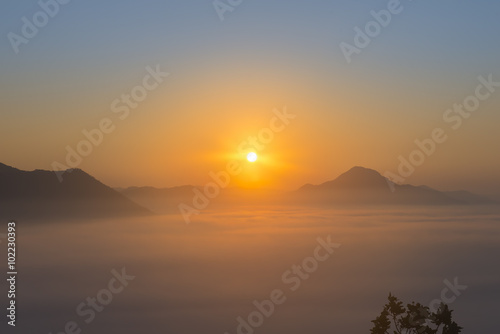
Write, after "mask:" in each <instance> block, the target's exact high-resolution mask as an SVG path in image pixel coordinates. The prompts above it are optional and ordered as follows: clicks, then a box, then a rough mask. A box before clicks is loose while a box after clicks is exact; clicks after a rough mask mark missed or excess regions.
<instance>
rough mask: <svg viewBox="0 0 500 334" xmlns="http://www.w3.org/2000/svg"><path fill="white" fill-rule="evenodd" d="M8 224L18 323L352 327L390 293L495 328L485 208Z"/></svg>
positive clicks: (46, 326) (497, 290) (187, 332)
mask: <svg viewBox="0 0 500 334" xmlns="http://www.w3.org/2000/svg"><path fill="white" fill-rule="evenodd" d="M18 227H19V228H18V237H17V238H18V245H17V247H18V258H17V267H18V282H17V296H16V298H17V322H16V327H17V328H16V329H15V332H16V333H40V334H48V333H53V334H56V333H93V334H101V333H102V334H104V333H106V334H108V333H120V334H128V333H130V334H132V333H133V334H137V333H148V334H156V333H162V334H164V333H172V334H195V333H209V334H224V333H229V334H234V333H238V332H240V333H245V334H250V333H262V334H271V333H272V334H280V333H283V334H284V333H287V334H303V333H314V334H332V333H342V334H344V333H345V334H357V333H359V334H362V333H369V329H370V328H371V322H370V321H371V320H373V319H374V318H375V317H376V316H377V315H378V314H379V313H380V311H381V309H382V307H383V305H384V303H385V302H386V298H387V295H388V294H389V292H391V293H393V294H395V295H396V296H398V297H399V298H401V299H402V300H403V301H404V302H405V303H407V302H410V301H418V302H421V303H423V304H425V305H430V303H431V302H433V301H436V300H440V299H442V298H444V299H446V301H448V302H449V303H450V308H451V309H453V310H454V318H455V320H456V321H457V322H458V324H459V325H461V326H463V327H465V330H464V333H496V332H498V324H497V322H498V319H497V316H498V314H499V311H500V304H499V301H500V284H499V283H500V266H499V258H500V212H498V211H497V212H495V211H494V210H491V209H486V208H481V207H476V208H474V209H464V208H453V207H450V208H396V209H392V210H391V209H375V208H374V209H369V210H365V211H362V210H359V209H356V210H340V209H339V210H331V209H330V210H327V209H321V208H314V209H311V208H309V209H308V208H286V207H274V208H265V207H260V208H252V207H249V208H244V207H243V208H239V209H233V210H223V211H222V210H219V211H206V212H204V213H203V214H201V215H198V216H196V217H193V221H192V223H191V224H189V225H187V224H185V223H184V222H183V220H182V218H181V217H180V216H179V215H166V216H155V217H148V218H135V219H119V220H106V221H98V220H96V221H85V222H82V221H64V222H45V221H31V222H21V221H19V222H18ZM333 245H334V246H333ZM1 248H2V250H1V252H2V258H6V255H5V254H6V247H5V243H4V242H2V244H1ZM294 265H295V266H297V265H299V266H301V268H302V269H301V270H298V271H297V267H294ZM294 268H295V271H294ZM305 268H307V271H306V269H305ZM117 277H119V278H117ZM457 284H458V285H459V288H458V289H457V288H456V285H457ZM450 285H452V286H453V285H455V289H450V288H449V286H450ZM6 289H7V287H6V285H5V282H3V283H2V290H3V291H2V294H4V292H5V294H6ZM453 290H455V291H453ZM0 300H1V301H2V303H3V304H2V309H3V310H5V308H6V307H7V304H6V303H5V300H6V298H1V299H0ZM266 300H274V302H273V301H271V302H265V301H266ZM92 302H93V303H94V304H92ZM270 303H271V304H270ZM256 304H258V305H260V306H259V307H261V311H258V307H257V306H256ZM270 305H271V306H270ZM262 310H264V311H262ZM3 312H5V311H3ZM257 312H259V314H257ZM263 313H266V314H265V315H262V314H263ZM249 316H250V319H249ZM2 318H3V319H4V320H3V323H2V325H1V328H5V327H7V326H4V325H5V323H6V319H5V315H2ZM241 320H243V321H244V322H245V323H246V324H245V325H241ZM250 324H253V325H255V327H254V326H253V325H250ZM238 327H240V328H239V329H238ZM80 330H81V332H79V331H80ZM3 332H4V331H3V330H2V333H3ZM12 332H14V331H12Z"/></svg>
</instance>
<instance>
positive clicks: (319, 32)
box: [0, 0, 500, 193]
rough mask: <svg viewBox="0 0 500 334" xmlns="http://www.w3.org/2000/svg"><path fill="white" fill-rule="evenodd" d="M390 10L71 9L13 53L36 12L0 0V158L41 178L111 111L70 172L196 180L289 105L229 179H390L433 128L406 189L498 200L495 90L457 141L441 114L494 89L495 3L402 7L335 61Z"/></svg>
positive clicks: (318, 6) (125, 4)
mask: <svg viewBox="0 0 500 334" xmlns="http://www.w3.org/2000/svg"><path fill="white" fill-rule="evenodd" d="M387 3H388V1H379V0H377V1H348V0H342V1H333V0H331V1H326V0H309V1H296V0H292V1H290V0H287V1H285V0H282V1H277V0H274V1H273V0H244V1H243V3H242V4H241V5H240V6H238V7H237V8H235V9H234V11H233V12H231V13H226V15H225V20H224V21H220V20H219V17H218V16H217V13H216V11H215V9H214V7H213V5H212V1H210V0H203V1H201V0H191V1H185V0H177V1H169V0H145V1H118V0H111V1H106V2H102V1H97V0H87V1H76V0H73V1H71V2H70V3H69V4H66V5H63V6H61V8H60V11H59V13H58V14H57V15H56V16H55V17H54V18H51V19H50V20H49V22H48V24H47V25H46V26H45V27H43V28H41V29H40V31H39V33H38V35H37V36H35V37H34V38H33V39H31V40H30V41H29V43H28V44H26V45H21V46H20V52H19V53H18V54H15V53H14V51H13V50H12V48H11V45H10V43H9V40H8V38H7V34H8V33H9V32H14V33H17V34H20V30H21V26H22V21H21V18H22V17H23V16H26V17H28V18H31V17H32V16H33V14H34V13H36V12H37V11H39V10H40V8H39V6H38V4H37V1H32V0H30V1H14V0H7V1H4V5H3V6H4V7H3V9H2V11H1V12H0V31H1V33H2V35H3V37H2V39H0V49H1V57H0V85H1V90H0V110H1V122H0V152H1V157H0V162H3V163H6V164H8V165H12V166H15V167H17V168H20V169H26V170H33V169H37V168H39V169H51V164H52V162H53V161H59V162H61V163H64V160H65V156H66V149H65V148H66V146H67V145H69V146H72V147H75V146H76V144H77V143H78V142H79V141H80V140H82V139H84V137H83V135H82V133H81V131H82V130H83V129H92V128H95V127H97V125H98V123H99V121H100V120H101V119H102V118H105V117H109V118H111V119H112V120H113V121H114V124H115V125H116V129H115V131H114V132H113V133H111V134H109V135H107V136H106V137H105V139H104V141H103V143H102V144H101V145H99V146H98V147H96V148H94V150H93V152H92V154H90V155H89V156H88V157H85V158H84V159H83V162H82V163H81V165H79V168H82V169H83V170H85V171H87V172H88V173H90V174H92V175H93V176H95V177H96V178H98V179H99V180H101V181H103V182H104V183H106V184H109V185H111V186H122V187H123V186H131V185H153V186H175V185H182V184H204V183H206V182H207V181H209V177H208V173H209V172H210V171H219V170H223V169H224V168H225V165H226V163H227V161H228V159H230V158H231V157H232V156H234V154H235V152H236V151H237V146H238V144H239V143H240V142H242V141H243V140H245V139H246V138H247V137H248V136H251V135H256V134H257V133H258V132H259V131H260V130H261V129H262V128H263V127H266V126H268V124H269V120H270V119H271V117H272V116H273V114H272V110H273V108H282V107H283V106H287V108H288V110H289V112H291V113H293V114H295V115H297V117H296V119H294V120H293V121H292V123H291V124H290V126H288V127H287V128H286V129H285V130H284V131H282V132H280V133H278V134H276V136H275V139H274V140H273V141H272V142H271V143H270V144H268V145H267V146H266V148H265V150H264V151H263V152H262V154H261V157H262V159H261V162H260V165H259V162H258V163H256V164H255V165H254V166H252V167H251V168H250V167H249V168H247V170H246V171H245V172H244V173H243V174H242V175H240V176H239V177H238V180H235V184H243V183H245V181H248V180H251V181H252V182H254V181H255V182H256V183H258V184H259V185H261V186H265V187H270V188H280V189H294V188H297V187H299V186H300V185H302V184H304V183H321V182H324V181H326V180H329V179H333V178H335V177H336V176H337V175H339V174H340V173H342V172H344V171H346V170H347V169H349V168H350V167H352V166H355V165H361V166H365V167H370V168H373V169H376V170H378V171H380V172H384V171H387V170H389V171H393V172H395V171H396V170H397V167H398V164H399V163H398V157H399V156H400V155H403V156H405V157H408V155H409V154H410V153H411V152H412V150H414V149H415V148H416V147H415V144H414V143H413V142H414V140H415V139H417V138H419V139H424V138H427V137H429V135H430V133H431V131H432V130H433V129H434V128H436V127H442V128H444V129H446V132H447V134H449V138H448V140H447V141H446V142H445V143H444V144H441V145H439V147H438V149H437V151H436V153H435V154H433V155H432V156H430V157H429V158H427V159H426V161H425V163H424V164H423V165H422V166H420V167H418V168H417V169H416V171H415V172H414V173H413V175H411V176H410V177H408V178H407V180H406V182H408V183H412V184H427V185H429V186H433V187H436V188H438V189H443V190H452V189H462V188H466V189H470V190H474V191H476V192H482V193H498V192H499V189H500V172H499V170H500V158H499V154H498V149H499V143H500V131H498V129H499V125H500V90H499V91H498V92H497V93H496V94H495V95H493V96H492V97H491V98H490V99H488V100H487V101H486V102H484V103H483V104H482V105H481V107H480V109H479V110H478V111H476V112H475V113H474V114H473V115H472V116H471V117H470V118H469V119H467V120H465V121H464V123H463V125H462V127H461V128H460V129H458V130H456V131H453V130H451V129H450V127H449V125H448V124H446V123H444V121H443V119H442V117H443V113H444V111H445V110H446V109H447V108H449V107H451V106H452V105H453V104H454V103H461V102H462V101H463V99H464V98H465V97H467V96H468V95H470V94H472V93H474V90H475V88H476V86H477V84H478V80H477V77H478V76H479V75H483V76H488V75H489V74H493V77H494V78H497V80H498V81H500V67H499V66H498V65H499V55H500V44H499V43H498V42H497V41H498V33H499V32H500V20H498V18H499V17H500V3H499V2H498V1H493V0H490V1H486V0H480V1H474V2H472V1H465V0H464V1H451V0H447V1H424V0H420V1H409V0H407V1H401V4H402V6H403V11H402V12H401V13H400V14H398V15H396V16H394V17H393V19H392V21H391V23H390V24H389V26H388V27H386V28H383V30H382V32H381V34H380V35H379V36H377V37H376V38H374V40H373V41H372V42H371V44H370V45H369V46H368V47H367V48H366V49H364V50H362V52H361V53H360V54H359V55H355V56H354V57H353V61H352V63H351V64H347V62H346V60H345V59H344V57H343V54H342V52H341V49H340V47H339V44H340V43H341V42H348V43H351V44H352V43H353V38H354V34H355V33H354V30H353V29H354V27H356V26H360V27H363V26H364V25H365V24H366V23H367V22H368V21H370V20H371V19H372V18H371V16H370V11H371V10H377V11H378V10H381V9H385V8H387ZM157 64H160V67H161V68H162V69H163V70H165V71H167V72H169V73H170V76H169V77H168V78H167V79H166V80H165V82H164V83H162V84H161V85H160V87H159V88H157V89H156V90H154V91H153V92H151V93H150V94H149V95H148V97H147V98H146V100H145V101H144V102H142V103H141V104H140V106H139V107H138V108H137V109H135V110H133V111H132V112H131V114H130V116H129V117H128V118H127V119H125V120H123V121H121V120H119V118H118V117H117V115H116V114H113V113H112V112H111V110H110V104H111V102H112V101H113V100H114V99H116V98H118V97H120V95H121V94H123V93H128V92H130V90H131V89H132V88H133V87H134V86H136V85H138V84H140V83H141V82H142V78H143V76H144V75H145V74H146V70H145V68H146V66H151V67H155V66H156V65H157ZM247 167H248V166H247Z"/></svg>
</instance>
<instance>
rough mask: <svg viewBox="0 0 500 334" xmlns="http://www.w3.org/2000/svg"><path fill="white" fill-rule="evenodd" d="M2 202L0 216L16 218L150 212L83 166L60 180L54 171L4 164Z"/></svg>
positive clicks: (1, 166) (0, 188) (1, 170)
mask: <svg viewBox="0 0 500 334" xmlns="http://www.w3.org/2000/svg"><path fill="white" fill-rule="evenodd" d="M0 205H1V210H0V217H1V218H5V219H14V220H15V219H21V218H49V219H51V218H70V217H74V218H98V217H113V216H129V215H148V214H151V212H150V211H149V210H147V209H145V208H143V207H141V206H139V205H138V204H136V203H134V202H132V201H131V200H129V199H128V198H126V197H125V196H123V195H121V194H120V193H118V192H117V191H115V190H114V189H112V188H110V187H108V186H106V185H104V184H103V183H101V182H99V181H98V180H96V179H95V178H94V177H92V176H90V175H89V174H87V173H85V172H84V171H82V170H80V169H72V170H68V171H66V172H65V174H64V179H63V182H59V180H58V178H57V177H56V175H55V173H54V172H52V171H46V170H34V171H23V170H19V169H16V168H13V167H10V166H7V165H5V164H1V163H0Z"/></svg>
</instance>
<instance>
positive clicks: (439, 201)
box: [294, 166, 496, 205]
mask: <svg viewBox="0 0 500 334" xmlns="http://www.w3.org/2000/svg"><path fill="white" fill-rule="evenodd" d="M294 195H295V198H296V199H297V200H300V201H305V202H311V201H313V202H317V203H323V204H324V203H332V204H335V203H338V204H387V205H390V204H405V205H460V204H462V205H464V204H467V205H469V204H494V203H496V202H494V201H492V200H490V199H488V198H486V197H482V196H479V195H475V194H472V193H470V192H466V191H451V192H441V191H438V190H435V189H432V188H430V187H427V186H413V185H409V184H403V185H401V184H395V183H392V182H391V181H390V180H388V179H387V178H385V177H384V176H382V175H381V174H380V173H379V172H377V171H375V170H373V169H369V168H364V167H359V166H356V167H353V168H351V169H350V170H348V171H347V172H345V173H343V174H342V175H340V176H339V177H337V178H336V179H334V180H332V181H327V182H324V183H322V184H319V185H312V184H306V185H304V186H302V187H301V188H299V189H298V190H297V191H296V192H295V194H294Z"/></svg>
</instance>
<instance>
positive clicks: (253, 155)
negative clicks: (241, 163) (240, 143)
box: [247, 152, 257, 162]
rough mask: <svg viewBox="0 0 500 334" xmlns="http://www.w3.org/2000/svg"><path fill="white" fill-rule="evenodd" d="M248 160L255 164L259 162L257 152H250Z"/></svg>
mask: <svg viewBox="0 0 500 334" xmlns="http://www.w3.org/2000/svg"><path fill="white" fill-rule="evenodd" d="M247 160H248V161H250V162H255V161H257V153H255V152H250V153H248V154H247Z"/></svg>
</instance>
